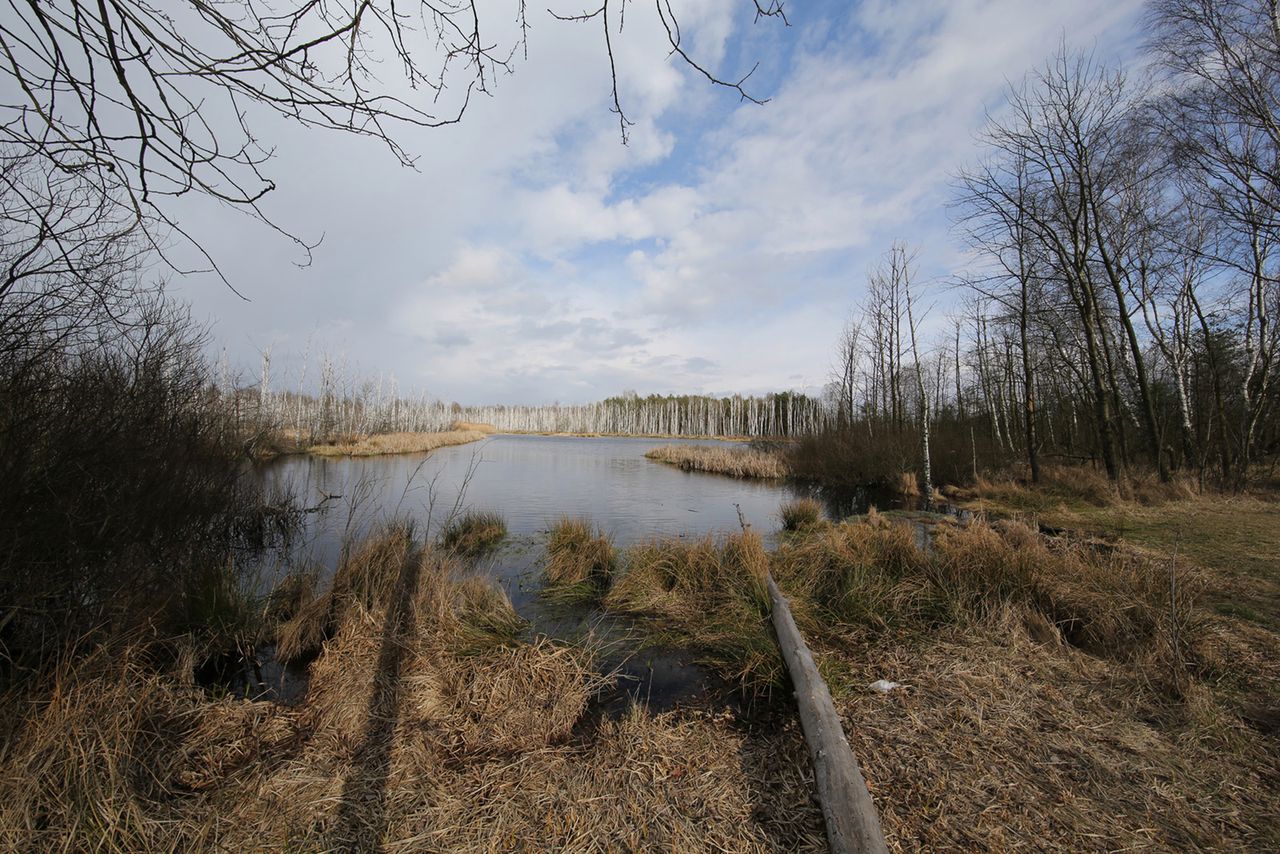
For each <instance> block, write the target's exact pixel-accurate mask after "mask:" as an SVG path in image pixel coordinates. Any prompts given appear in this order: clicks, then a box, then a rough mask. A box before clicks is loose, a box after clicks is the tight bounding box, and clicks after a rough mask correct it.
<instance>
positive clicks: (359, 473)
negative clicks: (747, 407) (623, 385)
mask: <svg viewBox="0 0 1280 854" xmlns="http://www.w3.org/2000/svg"><path fill="white" fill-rule="evenodd" d="M673 443H679V444H709V445H715V444H731V443H726V442H718V441H716V440H687V439H681V440H664V439H637V438H621V437H608V438H578V437H569V436H530V435H496V436H493V437H490V438H488V439H485V440H483V441H481V442H476V443H473V444H470V445H457V446H454V447H448V448H440V449H438V450H436V451H433V452H431V453H430V454H398V455H387V456H378V457H315V456H305V455H304V456H289V457H282V458H280V459H278V460H275V461H273V462H271V463H268V464H265V465H263V466H261V467H260V468H259V469H258V476H259V478H260V479H261V482H262V483H263V484H264V485H265V486H266V487H267V488H268V489H269V490H271V489H274V490H277V491H280V492H287V493H290V494H292V495H294V496H295V498H296V500H298V501H299V502H300V503H301V504H302V505H303V506H304V507H308V508H317V512H314V513H310V514H308V516H307V520H306V524H305V530H304V532H303V537H302V541H303V543H305V546H304V547H303V551H304V554H303V555H302V556H304V557H307V558H309V559H311V560H312V561H314V562H315V563H316V564H318V565H320V566H322V567H329V568H332V567H333V566H334V565H336V563H337V559H338V556H339V554H340V553H341V548H342V543H343V542H344V540H347V539H351V538H355V539H358V538H359V537H360V536H361V535H362V534H364V533H366V532H367V531H368V530H369V529H370V528H372V527H373V526H375V525H376V524H377V523H379V522H380V521H384V520H387V519H391V518H395V517H399V518H405V519H411V520H413V521H414V522H416V523H417V524H418V525H419V528H420V530H421V531H422V533H423V534H424V535H426V536H433V535H435V534H436V533H437V532H438V529H439V527H440V525H441V524H442V522H443V521H444V520H445V519H447V518H448V517H449V515H450V514H451V513H452V512H454V511H455V509H456V508H463V507H471V508H475V509H485V510H496V511H498V512H499V513H501V514H502V516H503V518H504V519H505V520H506V523H507V529H508V531H509V532H510V533H511V534H512V535H513V536H514V537H517V538H519V537H528V536H533V535H537V534H540V533H543V532H545V531H546V530H547V529H548V528H549V527H550V526H551V525H552V524H553V523H554V522H555V520H556V519H558V518H559V517H561V516H565V515H568V516H583V517H586V518H589V519H591V520H592V521H593V522H594V523H595V524H596V525H597V526H599V527H600V528H601V529H602V530H603V531H604V532H605V533H607V534H609V535H610V536H611V537H612V538H613V540H614V543H615V544H617V545H619V546H627V545H631V544H634V543H636V542H639V541H642V540H645V539H649V538H653V537H662V536H699V535H702V534H708V533H713V534H714V533H729V532H733V531H737V530H738V508H741V510H742V515H743V517H744V518H745V519H746V521H747V522H748V523H749V524H751V525H752V526H753V527H754V528H755V529H756V530H757V531H760V532H761V533H766V534H767V533H768V532H770V531H773V530H775V529H777V527H778V518H777V513H778V508H779V506H780V505H781V504H782V503H783V502H785V501H787V500H789V499H791V498H794V497H796V496H797V495H798V494H803V489H802V488H799V487H794V486H791V485H788V484H785V483H782V482H778V481H752V480H740V479H734V478H728V477H724V476H722V475H712V474H705V473H702V472H685V471H681V470H680V469H678V468H676V467H675V466H671V465H668V464H665V463H658V462H654V461H652V460H647V459H645V456H644V454H645V452H646V451H648V450H650V449H651V448H654V447H657V446H658V445H663V444H673Z"/></svg>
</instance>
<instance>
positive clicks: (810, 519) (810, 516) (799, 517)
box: [778, 498, 824, 532]
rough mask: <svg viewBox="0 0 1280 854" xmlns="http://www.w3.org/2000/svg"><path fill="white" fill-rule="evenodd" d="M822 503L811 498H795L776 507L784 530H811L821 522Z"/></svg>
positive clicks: (819, 525)
mask: <svg viewBox="0 0 1280 854" xmlns="http://www.w3.org/2000/svg"><path fill="white" fill-rule="evenodd" d="M823 516H824V514H823V512H822V503H821V502H819V501H817V500H815V499H813V498H797V499H794V500H793V501H788V502H786V503H785V504H783V505H782V507H780V508H779V509H778V517H779V519H780V520H781V521H782V530H784V531H792V532H797V531H801V532H803V531H812V530H815V529H816V528H819V527H821V525H822V522H823Z"/></svg>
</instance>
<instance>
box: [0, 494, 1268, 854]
mask: <svg viewBox="0 0 1280 854" xmlns="http://www.w3.org/2000/svg"><path fill="white" fill-rule="evenodd" d="M1062 489H1064V490H1065V489H1066V487H1062ZM975 500H976V499H975ZM988 500H990V499H988ZM1240 500H1241V501H1242V502H1257V506H1256V507H1255V508H1254V510H1253V511H1250V512H1256V513H1257V514H1258V520H1259V521H1258V525H1259V526H1261V525H1262V524H1263V521H1264V520H1266V519H1268V518H1271V517H1269V516H1268V515H1267V514H1268V513H1269V512H1272V511H1271V510H1268V509H1266V508H1267V507H1268V506H1269V505H1266V504H1265V502H1262V501H1260V500H1259V499H1256V498H1251V499H1240ZM1195 501H1198V500H1193V499H1180V498H1174V499H1170V500H1163V501H1162V502H1161V503H1159V504H1150V505H1142V506H1145V507H1146V508H1147V510H1148V511H1149V512H1151V513H1153V514H1154V513H1156V512H1157V511H1159V512H1167V513H1172V514H1174V515H1171V516H1168V517H1166V518H1168V519H1175V520H1182V524H1185V525H1192V524H1203V525H1205V526H1206V527H1205V528H1204V529H1203V530H1206V531H1207V530H1211V529H1213V528H1214V527H1215V526H1225V525H1226V524H1227V520H1228V519H1229V518H1230V516H1231V514H1232V512H1233V511H1234V512H1235V513H1236V514H1237V515H1239V514H1241V513H1242V512H1243V509H1242V508H1245V507H1246V506H1252V505H1246V504H1241V505H1240V506H1236V507H1227V508H1224V509H1223V510H1221V512H1220V513H1219V514H1218V515H1217V516H1212V517H1211V516H1210V515H1209V514H1208V511H1207V508H1201V509H1200V510H1199V511H1197V512H1196V513H1192V512H1191V509H1190V508H1191V507H1192V505H1193V503H1194V502H1195ZM1087 506H1088V507H1090V508H1093V510H1092V511H1086V510H1084V509H1083V507H1084V505H1081V506H1076V507H1066V508H1065V509H1064V510H1063V511H1062V512H1063V513H1067V512H1070V513H1086V512H1096V513H1099V514H1101V513H1110V514H1115V513H1120V512H1122V511H1123V512H1126V513H1130V514H1133V513H1136V512H1137V511H1136V509H1135V508H1137V507H1139V506H1140V505H1134V504H1132V503H1128V502H1125V503H1116V504H1114V505H1101V504H1090V505H1087ZM815 510H816V508H814V507H813V506H808V505H804V504H801V503H797V504H796V505H794V506H791V507H789V508H787V509H786V513H785V514H780V515H786V517H787V518H788V519H789V520H790V521H791V522H792V524H791V525H790V526H789V527H790V528H791V530H790V531H789V533H787V535H786V536H785V537H784V538H783V539H782V542H781V544H780V545H779V546H778V548H777V549H776V550H775V551H773V552H770V551H768V550H766V549H765V547H764V543H763V540H762V539H761V537H760V536H758V535H757V534H755V533H754V532H750V531H748V532H745V533H739V534H735V535H733V536H729V537H724V538H721V539H714V538H704V539H688V538H672V539H666V540H655V541H652V542H648V543H642V544H640V545H637V546H633V547H631V548H628V549H616V548H615V547H614V546H613V544H612V543H610V541H609V539H608V538H607V537H604V536H602V535H601V534H600V532H599V531H598V530H596V529H595V528H594V526H592V525H591V524H590V523H589V522H587V521H586V520H573V519H565V520H561V521H560V522H559V523H557V524H556V525H555V526H554V527H553V530H552V533H551V536H550V538H549V542H548V557H547V564H546V572H545V575H546V582H547V585H548V590H549V591H552V595H557V593H560V594H563V593H564V592H565V591H571V592H574V593H575V594H581V598H589V599H591V601H593V602H595V603H598V604H599V605H600V606H601V607H603V608H604V609H605V610H606V611H608V612H611V613H615V614H619V615H627V616H628V617H629V618H630V619H631V620H632V621H633V625H634V626H635V631H636V632H638V633H639V634H640V639H641V640H642V641H646V642H648V643H652V644H655V645H659V646H677V647H683V648H686V649H689V650H691V651H693V653H694V654H695V657H696V658H697V659H699V660H701V661H702V662H704V663H705V664H707V665H709V666H710V667H712V668H714V669H715V670H717V671H718V672H719V673H720V674H721V675H722V676H724V677H725V678H726V679H727V680H729V681H730V682H731V683H733V684H735V685H736V686H738V687H739V688H740V689H741V690H743V691H745V692H746V693H747V694H749V695H751V696H753V697H754V698H755V699H756V701H757V703H763V704H764V705H765V707H766V708H769V709H771V710H772V714H771V715H770V716H768V717H767V720H768V721H769V722H768V723H762V722H759V721H757V722H755V723H747V722H745V721H742V720H739V719H737V718H735V716H734V715H733V714H732V713H719V714H708V713H706V712H697V711H684V712H677V713H668V714H663V715H653V714H649V713H647V712H645V711H643V710H632V711H630V712H628V713H627V714H625V715H623V716H622V717H620V718H618V719H607V718H600V717H598V716H597V715H595V714H594V713H593V706H592V701H593V699H594V698H595V696H596V695H597V692H599V691H600V690H601V689H602V688H603V687H604V686H605V685H606V684H607V683H608V682H609V679H608V676H607V675H603V676H602V675H601V674H600V673H599V670H598V665H597V663H596V660H595V654H594V651H593V649H592V648H591V647H590V644H589V642H585V643H575V644H568V643H560V642H553V641H550V640H547V639H545V638H538V637H534V636H532V635H531V634H530V633H529V632H528V630H527V627H526V625H525V624H524V622H523V621H522V620H521V619H520V618H519V616H518V615H516V613H515V612H514V610H513V609H512V607H511V604H510V602H509V601H508V600H507V598H506V596H505V595H504V594H503V592H502V591H501V589H500V588H498V587H497V586H495V585H494V583H493V582H492V581H491V580H489V579H487V578H482V577H478V576H476V575H474V574H473V571H472V570H470V569H468V564H467V563H466V562H464V561H463V559H462V555H463V554H466V553H468V551H469V550H468V549H467V548H463V547H462V546H461V544H462V543H464V542H465V541H467V540H468V537H467V534H468V532H476V536H477V538H478V539H477V542H478V541H479V540H485V541H489V540H490V535H493V536H496V528H497V526H498V522H499V521H500V520H498V519H497V518H496V517H495V516H493V514H475V516H474V521H470V522H467V523H465V524H462V523H460V524H459V526H458V530H459V532H460V533H459V535H458V537H459V539H458V540H457V542H456V543H454V547H453V548H452V549H447V548H445V547H444V546H443V545H432V544H428V543H424V542H421V541H419V540H418V539H417V538H416V537H415V536H414V534H413V531H412V530H411V529H409V528H406V527H392V528H388V529H387V530H385V531H384V532H383V533H382V534H381V535H379V536H376V537H374V538H372V539H370V540H369V541H367V542H365V543H363V544H360V545H358V546H356V547H353V548H352V549H351V550H350V551H349V554H348V555H347V557H346V558H345V559H344V560H343V562H342V564H341V565H340V566H339V567H338V569H337V572H336V573H335V575H334V577H333V579H332V581H331V582H330V583H329V584H328V585H326V586H325V588H324V589H317V588H316V586H315V584H314V581H313V580H312V579H309V578H307V577H306V576H298V577H297V578H293V579H291V580H290V581H289V582H288V583H286V584H283V585H281V588H280V590H279V591H278V594H277V595H276V596H275V597H273V600H272V607H273V610H274V612H275V613H276V614H277V615H278V618H279V627H278V631H277V633H276V639H277V644H278V649H279V651H280V654H281V656H282V657H283V658H288V659H290V660H292V661H295V662H298V663H304V662H310V664H309V674H310V681H309V684H308V687H307V690H306V694H305V696H304V697H303V698H302V699H301V701H300V702H299V703H298V704H297V705H295V706H283V705H279V704H276V703H272V702H246V701H237V700H231V699H226V698H220V697H216V696H211V695H210V694H209V693H208V692H207V691H206V690H204V689H201V688H199V687H197V686H196V685H195V684H194V683H193V682H192V680H191V675H190V674H191V672H192V670H191V667H190V661H189V657H186V656H187V654H186V653H184V652H183V645H182V644H181V643H174V642H171V641H163V642H161V641H155V640H153V641H151V642H148V643H146V644H143V643H141V642H132V643H130V642H126V641H124V640H121V641H118V642H117V643H115V644H113V645H107V646H104V647H102V649H101V650H100V651H99V652H98V653H96V654H94V655H92V656H90V657H88V658H87V659H82V660H80V661H79V662H77V664H76V666H74V667H71V666H70V665H68V666H67V667H64V668H63V669H60V670H59V671H57V672H55V673H51V674H50V675H49V676H48V678H47V679H46V680H44V681H43V682H42V683H41V684H40V685H39V686H38V689H34V688H31V687H30V686H29V687H28V689H27V690H26V691H24V692H23V693H21V694H18V693H16V692H12V693H10V694H7V695H5V696H3V697H2V698H0V703H2V706H0V712H2V713H3V714H0V721H3V723H0V737H2V738H0V743H3V744H5V745H6V748H5V750H4V752H3V753H0V847H4V848H7V849H14V850H50V849H64V848H66V849H76V850H85V849H116V850H188V849H192V848H213V847H222V848H233V849H236V850H278V849H301V850H316V849H344V850H345V849H350V848H357V849H371V848H374V847H380V848H382V849H384V850H387V851H408V850H422V849H426V850H474V849H480V850H506V849H516V850H519V849H521V848H536V849H538V850H608V849H609V848H610V847H612V848H613V849H615V850H637V851H638V850H652V851H665V850H726V851H764V850H801V851H804V850H814V851H819V850H825V843H824V841H823V836H822V825H821V819H820V815H819V813H818V811H817V809H816V808H815V806H814V804H813V803H812V801H811V799H810V792H811V788H810V786H811V781H810V779H809V774H810V770H809V769H810V765H809V763H808V759H807V757H806V755H805V752H804V745H803V741H802V739H801V737H800V734H799V732H798V729H797V728H796V726H795V723H794V710H793V709H792V707H791V705H790V701H789V699H788V692H787V690H786V677H785V672H784V669H783V666H782V662H781V660H780V656H779V655H778V651H777V646H776V643H775V642H774V640H773V634H772V629H771V626H770V613H769V602H768V597H767V595H766V594H765V590H764V575H765V573H766V572H771V573H772V574H773V576H774V578H775V579H776V580H777V581H778V583H779V585H780V586H781V588H782V589H783V592H784V593H785V594H786V595H787V596H788V598H789V599H790V601H791V606H792V609H793V612H794V615H795V617H796V619H797V622H798V624H799V625H800V627H801V630H802V631H803V633H804V634H805V636H806V638H807V639H808V641H809V643H810V645H811V647H812V648H813V650H814V653H815V656H816V658H817V661H818V664H819V667H820V669H821V671H822V673H823V675H824V676H825V678H826V680H827V682H828V684H829V685H830V687H831V689H832V692H833V695H834V697H835V700H836V703H837V708H838V710H839V712H840V714H841V716H842V719H843V722H844V726H845V731H846V733H847V734H848V737H849V740H850V742H851V744H852V746H853V749H854V750H855V752H856V754H857V755H858V758H859V760H860V762H861V763H862V766H863V769H864V771H865V773H866V776H867V778H868V781H869V785H870V787H871V789H872V793H873V795H874V797H875V799H876V803H877V807H878V809H879V810H880V813H881V817H882V822H883V825H884V829H885V832H886V834H887V836H888V841H889V844H890V848H891V850H894V851H903V852H906V851H916V850H935V851H944V850H945V851H952V850H957V851H975V852H976V851H991V850H1022V849H1029V850H1036V849H1040V848H1044V847H1046V846H1048V847H1051V848H1055V849H1064V850H1073V851H1099V852H1101V851H1114V850H1117V849H1136V850H1153V851H1180V850H1214V849H1217V850H1271V849H1274V848H1275V847H1276V846H1277V845H1280V828H1277V826H1276V823H1275V822H1274V818H1273V804H1274V803H1275V801H1276V799H1277V797H1280V763H1278V762H1277V759H1276V756H1277V755H1280V753H1278V752H1277V747H1278V746H1280V737H1278V736H1277V732H1278V731H1280V715H1277V714H1276V710H1277V709H1280V696H1277V691H1276V686H1277V685H1280V664H1278V663H1277V662H1280V635H1278V634H1277V632H1276V630H1275V629H1274V627H1269V626H1268V625H1266V624H1265V623H1260V622H1257V621H1251V620H1249V619H1245V618H1242V617H1240V616H1238V615H1234V614H1226V613H1222V612H1221V611H1220V610H1219V609H1217V608H1216V607H1214V602H1215V601H1216V600H1215V598H1214V597H1216V596H1221V595H1226V594H1227V593H1229V592H1230V591H1231V589H1233V588H1232V585H1233V584H1241V583H1245V582H1246V581H1248V580H1249V579H1255V578H1258V577H1261V576H1263V575H1265V571H1264V564H1265V562H1266V556H1267V554H1268V553H1269V554H1273V555H1274V554H1275V553H1276V552H1275V547H1274V545H1273V543H1274V540H1273V539H1266V538H1264V539H1262V540H1261V541H1260V542H1258V543H1257V544H1255V546H1254V547H1253V548H1254V551H1252V552H1248V553H1246V554H1245V557H1244V558H1243V559H1240V560H1236V561H1231V560H1230V559H1229V558H1228V557H1220V558H1212V556H1211V555H1210V554H1209V553H1208V552H1206V553H1205V558H1204V560H1201V559H1200V558H1199V557H1197V556H1195V555H1193V554H1192V553H1191V552H1189V551H1180V552H1179V555H1180V557H1179V560H1178V562H1177V563H1176V564H1174V563H1172V562H1171V560H1170V555H1169V554H1167V553H1166V552H1164V551H1162V550H1160V549H1159V548H1158V542H1157V540H1158V538H1159V536H1161V535H1160V534H1158V533H1157V532H1156V529H1157V528H1158V527H1159V526H1158V525H1157V524H1156V522H1155V519H1156V518H1157V517H1156V516H1154V515H1153V516H1152V517H1151V518H1150V519H1149V520H1148V521H1147V523H1145V524H1147V525H1149V526H1150V531H1151V532H1150V533H1145V532H1146V531H1147V528H1146V527H1140V526H1138V525H1137V524H1131V525H1130V526H1129V527H1128V528H1126V529H1125V530H1126V531H1127V532H1138V533H1137V537H1136V538H1137V539H1139V540H1141V545H1136V544H1134V543H1133V542H1131V541H1130V539H1129V536H1128V534H1127V533H1126V534H1124V535H1115V536H1110V537H1109V539H1107V540H1103V539H1101V538H1099V537H1098V536H1096V535H1089V536H1083V535H1082V536H1055V537H1049V536H1044V535H1042V534H1040V533H1039V532H1038V531H1037V530H1036V529H1035V528H1034V527H1032V526H1030V525H1027V524H1024V523H1022V522H1020V521H1017V520H1003V521H999V522H992V523H988V522H986V521H983V520H982V519H975V520H971V521H969V522H965V523H961V522H959V521H957V520H955V519H951V518H944V517H940V516H931V515H927V514H915V515H912V516H906V515H893V514H885V515H880V514H876V513H874V512H873V513H871V514H869V515H867V516H866V517H860V518H857V519H853V520H849V521H846V522H842V523H839V524H832V523H830V522H827V521H825V520H823V519H822V518H821V517H820V515H819V514H817V513H816V512H815ZM1184 513H1185V514H1186V515H1179V514H1184ZM1107 518H1113V517H1111V516H1108V517H1107ZM1215 519H1216V521H1214V520H1215ZM1191 520H1199V522H1195V521H1191ZM1101 530H1102V528H1099V529H1098V531H1101ZM1192 530H1195V531H1199V530H1201V529H1192ZM481 533H484V534H485V536H480V534H481ZM1269 536H1270V537H1272V538H1274V536H1275V534H1274V533H1272V534H1270V535H1269ZM1171 580H1172V581H1173V585H1172V587H1171V584H1170V582H1171ZM569 598H575V599H576V598H579V597H577V596H576V595H575V596H571V597H569ZM879 679H890V680H893V681H896V682H899V683H902V686H903V687H900V688H898V689H896V690H894V691H892V692H890V693H888V694H879V693H876V692H873V691H871V690H869V688H868V686H869V685H870V683H872V682H874V681H876V680H879Z"/></svg>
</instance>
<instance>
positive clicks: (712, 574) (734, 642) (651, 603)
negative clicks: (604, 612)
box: [604, 533, 784, 693]
mask: <svg viewBox="0 0 1280 854" xmlns="http://www.w3.org/2000/svg"><path fill="white" fill-rule="evenodd" d="M625 563H626V571H625V572H624V573H623V574H622V575H621V577H619V578H618V580H617V581H616V582H615V583H614V585H613V588H612V589H611V590H610V591H609V593H608V595H607V596H606V597H605V600H604V604H605V607H606V608H607V609H608V610H611V611H614V612H618V613H628V614H636V615H644V616H647V617H650V618H652V620H653V626H654V627H655V629H656V631H657V633H658V638H657V639H658V640H660V641H661V642H663V643H668V644H671V645H676V646H684V647H688V648H693V649H696V650H698V651H699V652H700V653H701V654H702V656H703V658H704V659H705V660H706V661H707V662H708V663H709V664H711V665H713V666H715V667H716V668H717V669H718V670H719V671H720V672H721V673H722V675H724V676H725V677H726V678H729V679H731V680H733V681H736V682H738V683H739V684H740V685H741V686H742V687H743V689H744V690H746V691H749V692H752V693H765V692H768V691H769V690H771V689H773V688H775V687H779V686H781V684H782V680H783V677H784V671H783V668H782V660H781V657H780V656H779V654H778V648H777V645H776V644H775V643H774V640H773V629H772V626H771V624H770V623H769V612H770V605H769V594H768V590H767V588H766V584H765V576H766V573H767V571H768V564H769V557H768V553H767V552H766V551H765V550H764V544H763V542H762V541H761V539H760V537H759V536H758V535H756V534H753V533H748V534H737V535H734V536H731V537H729V538H728V539H726V540H724V541H723V542H721V543H717V542H716V541H715V540H713V539H711V538H710V537H707V538H704V539H701V540H694V541H688V540H677V539H670V540H656V541H653V542H650V543H644V544H641V545H638V546H634V547H632V548H631V549H628V551H627V554H626V561H625Z"/></svg>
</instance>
